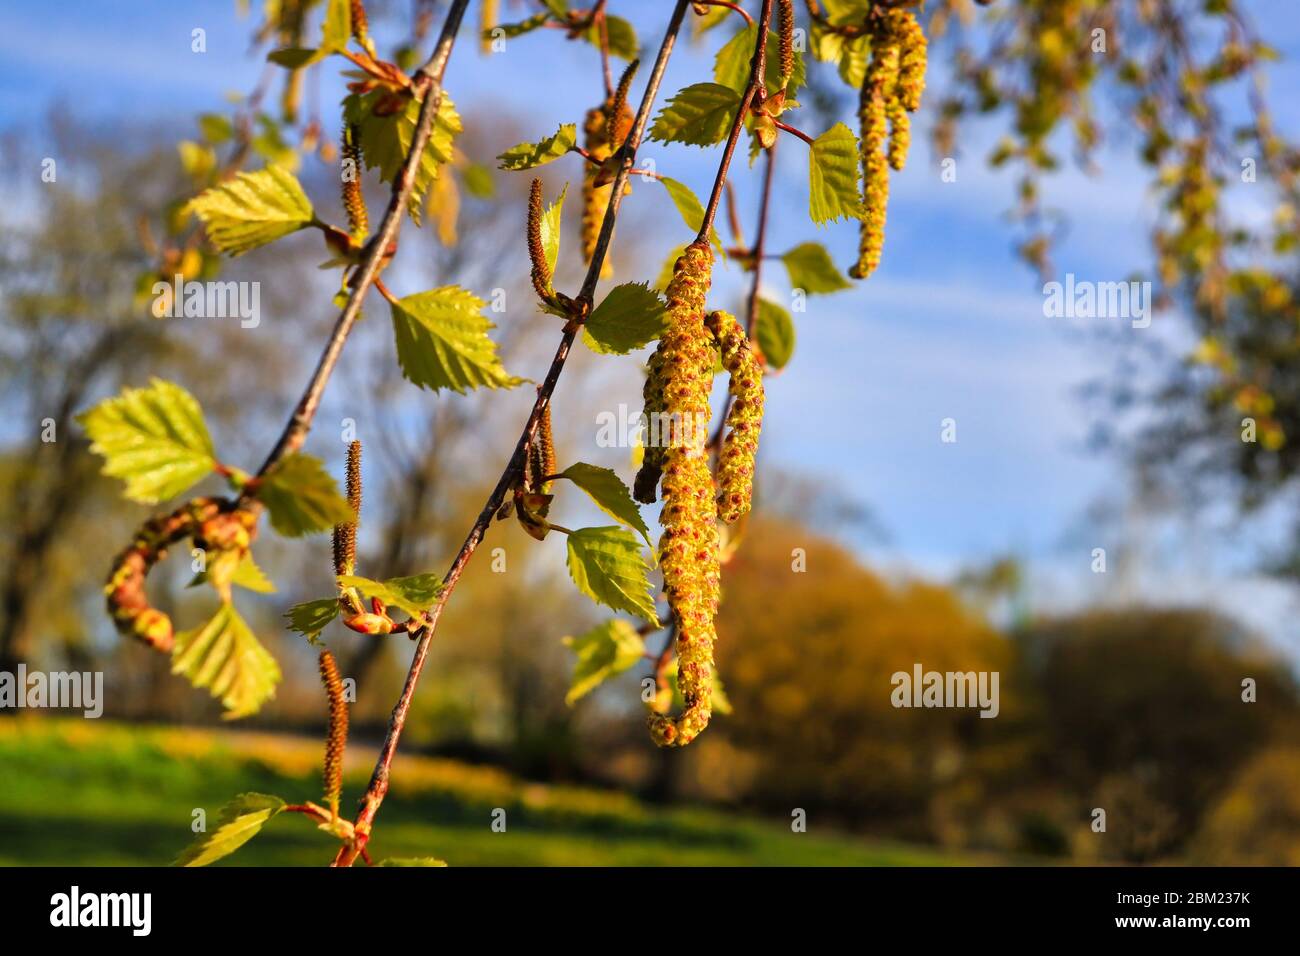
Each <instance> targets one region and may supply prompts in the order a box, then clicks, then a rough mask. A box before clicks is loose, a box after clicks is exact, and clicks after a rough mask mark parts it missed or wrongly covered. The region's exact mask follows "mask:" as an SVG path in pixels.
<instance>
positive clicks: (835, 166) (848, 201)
mask: <svg viewBox="0 0 1300 956" xmlns="http://www.w3.org/2000/svg"><path fill="white" fill-rule="evenodd" d="M808 212H809V215H810V216H812V221H813V222H815V223H816V224H817V225H819V226H822V225H825V224H826V223H828V222H833V221H835V220H836V219H845V218H848V219H860V218H861V217H862V212H863V211H862V199H861V197H860V196H859V195H858V138H857V137H856V136H854V135H853V131H852V130H850V129H849V128H848V127H847V126H845V125H844V124H843V123H836V124H835V125H834V126H832V127H831V128H830V129H828V130H827V131H826V132H824V133H822V134H821V135H820V136H818V137H817V139H816V140H814V141H813V145H812V152H811V153H810V154H809V156H808Z"/></svg>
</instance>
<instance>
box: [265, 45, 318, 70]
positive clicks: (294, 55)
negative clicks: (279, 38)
mask: <svg viewBox="0 0 1300 956" xmlns="http://www.w3.org/2000/svg"><path fill="white" fill-rule="evenodd" d="M328 54H329V51H328V50H312V49H307V48H305V47H298V46H287V47H282V48H281V49H279V50H272V51H271V52H270V53H268V54H267V55H266V58H267V60H269V61H270V62H272V63H274V64H275V65H276V66H282V67H284V68H286V69H289V70H301V69H302V68H303V67H304V66H310V65H311V64H313V63H317V62H319V61H321V60H323V59H325V57H326V56H327V55H328Z"/></svg>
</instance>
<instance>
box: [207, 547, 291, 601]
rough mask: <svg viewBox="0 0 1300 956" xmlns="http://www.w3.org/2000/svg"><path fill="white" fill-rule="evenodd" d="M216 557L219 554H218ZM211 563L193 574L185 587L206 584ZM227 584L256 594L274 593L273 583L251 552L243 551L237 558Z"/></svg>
mask: <svg viewBox="0 0 1300 956" xmlns="http://www.w3.org/2000/svg"><path fill="white" fill-rule="evenodd" d="M217 557H218V558H220V557H221V556H220V555H218V556H217ZM212 569H213V565H212V564H211V563H209V564H208V566H207V568H205V569H204V570H202V571H200V572H199V573H198V574H196V575H194V577H193V579H191V580H190V582H189V583H188V584H187V585H185V586H186V587H187V588H192V587H197V586H198V585H200V584H206V583H207V582H208V581H209V580H210V579H211V577H212ZM226 584H227V585H230V584H234V585H238V586H239V587H241V588H244V589H245V590H246V591H253V592H255V593H257V594H274V593H275V583H274V582H273V581H272V580H271V579H270V578H268V577H267V576H266V572H265V571H263V570H262V569H261V568H260V567H258V566H257V562H255V561H254V560H253V555H252V554H251V553H248V552H245V553H244V554H243V555H242V556H241V557H240V559H239V563H238V564H237V565H235V568H234V570H233V571H232V572H231V575H230V579H229V580H228V581H227V582H226Z"/></svg>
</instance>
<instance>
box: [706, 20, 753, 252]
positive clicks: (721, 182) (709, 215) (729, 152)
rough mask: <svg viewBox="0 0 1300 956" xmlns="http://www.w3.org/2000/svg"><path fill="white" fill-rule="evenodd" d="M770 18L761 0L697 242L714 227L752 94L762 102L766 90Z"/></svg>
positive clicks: (751, 100) (707, 238)
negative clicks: (745, 79) (745, 77)
mask: <svg viewBox="0 0 1300 956" xmlns="http://www.w3.org/2000/svg"><path fill="white" fill-rule="evenodd" d="M771 20H772V0H763V10H762V12H761V13H760V14H759V17H758V36H757V37H755V39H754V56H753V58H752V59H751V60H750V66H749V84H748V85H747V86H746V87H745V92H744V94H743V95H742V96H741V97H740V108H739V109H737V110H736V118H735V120H734V121H733V122H732V124H731V132H730V133H729V134H728V135H727V145H726V148H725V149H723V151H722V160H721V161H720V162H719V163H718V175H717V176H716V177H715V178H714V180H713V189H712V191H711V192H710V193H709V203H708V205H707V206H705V207H704V220H703V222H701V223H700V231H699V233H698V234H697V235H696V236H695V241H696V242H697V243H704V242H708V241H709V233H711V232H712V231H713V219H714V217H715V216H717V214H718V202H719V200H721V198H722V190H723V187H724V186H725V184H726V182H727V171H728V170H729V169H730V168H731V157H732V156H733V155H734V154H735V152H736V143H737V142H738V141H739V140H740V131H741V130H742V129H744V127H745V114H746V113H748V112H749V107H750V105H751V104H752V103H753V102H754V100H755V98H757V99H758V100H759V102H760V103H761V102H762V100H763V95H764V94H765V93H766V90H767V86H766V71H767V29H768V24H769V23H770V22H771Z"/></svg>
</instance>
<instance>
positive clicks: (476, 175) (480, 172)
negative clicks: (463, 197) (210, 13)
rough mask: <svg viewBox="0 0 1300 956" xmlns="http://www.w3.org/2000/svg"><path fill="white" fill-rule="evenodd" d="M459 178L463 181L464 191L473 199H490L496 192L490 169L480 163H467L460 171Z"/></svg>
mask: <svg viewBox="0 0 1300 956" xmlns="http://www.w3.org/2000/svg"><path fill="white" fill-rule="evenodd" d="M460 178H461V180H462V181H463V182H464V183H465V191H466V192H468V193H469V194H470V195H471V196H473V197H474V198H475V199H491V198H492V197H493V195H495V194H496V183H495V181H494V180H493V178H492V170H490V169H489V168H488V167H486V166H484V165H483V164H482V163H467V164H466V165H465V168H464V169H462V170H461V171H460Z"/></svg>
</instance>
